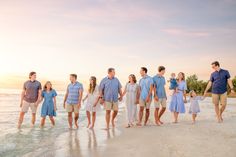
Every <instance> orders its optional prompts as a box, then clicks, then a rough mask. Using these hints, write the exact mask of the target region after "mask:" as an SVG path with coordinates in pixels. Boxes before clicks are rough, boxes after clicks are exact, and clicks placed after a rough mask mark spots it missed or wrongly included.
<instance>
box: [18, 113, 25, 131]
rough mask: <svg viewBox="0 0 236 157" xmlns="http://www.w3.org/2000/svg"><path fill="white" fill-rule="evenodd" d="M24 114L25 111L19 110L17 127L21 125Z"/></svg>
mask: <svg viewBox="0 0 236 157" xmlns="http://www.w3.org/2000/svg"><path fill="white" fill-rule="evenodd" d="M24 116H25V113H24V112H20V116H19V121H18V126H17V128H18V129H20V128H21V125H22V123H23V120H24Z"/></svg>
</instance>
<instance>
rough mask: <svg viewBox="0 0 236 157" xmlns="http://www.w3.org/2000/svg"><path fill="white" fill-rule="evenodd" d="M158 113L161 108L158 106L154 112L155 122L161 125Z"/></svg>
mask: <svg viewBox="0 0 236 157" xmlns="http://www.w3.org/2000/svg"><path fill="white" fill-rule="evenodd" d="M158 113H159V108H156V109H155V112H154V117H155V123H156V125H158V126H159V125H161V124H160V123H159V119H158V117H159V116H158Z"/></svg>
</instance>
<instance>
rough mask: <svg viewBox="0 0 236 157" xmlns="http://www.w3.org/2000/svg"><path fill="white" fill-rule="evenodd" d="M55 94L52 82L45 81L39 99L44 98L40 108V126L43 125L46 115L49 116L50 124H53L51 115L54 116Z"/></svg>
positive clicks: (55, 107)
mask: <svg viewBox="0 0 236 157" xmlns="http://www.w3.org/2000/svg"><path fill="white" fill-rule="evenodd" d="M56 96H57V93H56V91H55V90H54V89H52V84H51V82H50V81H48V82H46V84H45V85H44V87H43V92H42V97H41V100H43V99H44V102H43V105H42V109H41V117H42V119H41V124H40V127H41V128H42V127H44V124H45V119H46V116H49V118H50V121H51V123H52V126H55V120H54V118H53V117H55V116H56V110H57V106H56Z"/></svg>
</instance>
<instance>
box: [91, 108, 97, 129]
mask: <svg viewBox="0 0 236 157" xmlns="http://www.w3.org/2000/svg"><path fill="white" fill-rule="evenodd" d="M95 121H96V112H93V113H92V126H91V127H90V128H91V129H93V128H94V125H95Z"/></svg>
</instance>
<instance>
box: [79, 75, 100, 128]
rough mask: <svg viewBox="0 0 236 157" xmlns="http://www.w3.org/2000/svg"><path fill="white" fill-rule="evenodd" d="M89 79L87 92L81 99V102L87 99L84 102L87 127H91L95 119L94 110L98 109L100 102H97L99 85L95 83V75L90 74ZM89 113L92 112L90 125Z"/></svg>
mask: <svg viewBox="0 0 236 157" xmlns="http://www.w3.org/2000/svg"><path fill="white" fill-rule="evenodd" d="M89 81H90V84H89V90H88V94H87V95H86V97H85V98H84V99H83V102H84V101H85V100H86V99H87V103H86V114H87V118H88V126H87V128H90V129H93V128H94V124H95V120H96V112H97V111H99V109H100V104H98V101H99V99H100V97H99V87H98V85H97V79H96V77H94V76H92V77H91V78H90V80H89ZM91 114H92V125H91V118H90V117H91ZM90 125H91V126H90Z"/></svg>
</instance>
